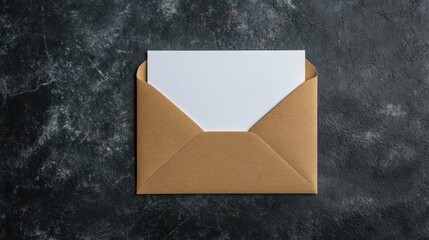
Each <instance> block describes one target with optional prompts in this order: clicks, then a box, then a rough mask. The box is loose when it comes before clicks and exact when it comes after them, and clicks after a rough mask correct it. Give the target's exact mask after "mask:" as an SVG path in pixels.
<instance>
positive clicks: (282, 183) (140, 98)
mask: <svg viewBox="0 0 429 240" xmlns="http://www.w3.org/2000/svg"><path fill="white" fill-rule="evenodd" d="M305 65H306V66H305V69H306V70H305V71H306V72H305V75H306V81H305V82H304V83H302V84H301V85H300V86H299V87H298V88H296V89H295V90H294V91H293V92H292V93H290V94H289V95H288V96H287V97H285V98H284V99H283V100H282V101H281V102H280V103H279V104H277V105H276V106H275V107H274V108H273V109H272V110H271V111H270V112H268V113H267V114H266V115H265V116H264V117H263V118H262V119H260V120H259V122H257V123H256V124H255V125H254V126H253V127H252V128H251V129H250V130H249V131H248V132H204V131H203V130H202V129H201V128H200V127H199V126H198V125H197V124H196V123H194V122H193V121H192V119H190V118H189V117H188V116H187V115H186V114H185V113H183V112H182V111H181V110H180V109H179V108H177V107H176V106H175V105H174V104H173V103H172V102H170V101H169V100H168V99H167V98H166V97H165V96H164V95H162V94H161V93H160V92H158V91H157V90H156V89H155V88H154V87H152V86H151V85H150V84H149V83H148V82H147V78H146V72H147V62H146V61H145V62H143V63H142V64H141V65H140V66H139V68H138V70H137V194H317V72H316V69H315V68H314V66H313V65H312V64H311V63H310V62H308V61H307V60H306V64H305ZM166 71H168V70H166Z"/></svg>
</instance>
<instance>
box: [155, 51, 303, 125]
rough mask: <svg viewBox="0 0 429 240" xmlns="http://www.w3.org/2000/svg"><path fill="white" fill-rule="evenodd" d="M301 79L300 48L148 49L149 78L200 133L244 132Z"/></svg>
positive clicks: (301, 57) (301, 80) (301, 52)
mask: <svg viewBox="0 0 429 240" xmlns="http://www.w3.org/2000/svg"><path fill="white" fill-rule="evenodd" d="M304 80H305V51H303V50H299V51H283V50H282V51H148V82H149V84H151V85H152V86H154V87H155V88H156V89H157V90H158V91H160V92H161V93H162V94H164V95H165V96H166V97H167V98H168V99H169V100H170V101H172V102H173V103H174V104H175V105H176V106H177V107H179V108H180V109H181V110H182V111H183V112H184V113H185V114H187V115H188V116H189V117H190V118H191V119H192V120H193V121H194V122H195V123H197V124H198V125H199V126H200V127H201V128H202V129H203V130H205V131H248V130H249V129H250V128H251V127H252V126H253V125H254V124H255V123H257V122H258V121H259V120H260V119H261V118H262V117H263V116H264V115H265V114H267V113H268V112H269V111H270V110H271V109H272V108H273V107H275V106H276V105H277V104H278V103H279V102H280V101H281V100H282V99H283V98H285V97H286V96H287V95H288V94H290V93H291V92H292V91H293V90H294V89H295V88H297V87H298V86H299V85H300V84H301V83H303V82H304Z"/></svg>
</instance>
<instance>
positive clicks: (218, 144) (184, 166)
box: [140, 132, 314, 194]
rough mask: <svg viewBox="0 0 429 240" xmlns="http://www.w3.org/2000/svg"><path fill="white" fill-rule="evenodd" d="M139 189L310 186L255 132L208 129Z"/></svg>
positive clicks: (295, 189) (291, 189) (301, 189)
mask: <svg viewBox="0 0 429 240" xmlns="http://www.w3.org/2000/svg"><path fill="white" fill-rule="evenodd" d="M140 193H143V194H172V193H173V194H194V193H238V194H240V193H242V194H244V193H310V194H311V193H314V189H313V188H312V187H311V185H310V184H308V182H307V181H306V180H305V179H304V178H303V177H301V176H300V174H298V173H297V172H296V171H295V170H294V169H293V168H292V167H291V166H290V165H289V164H288V163H287V162H285V161H284V160H283V159H282V158H281V157H280V156H279V155H278V154H277V153H275V152H274V151H273V150H272V149H271V148H270V147H269V146H268V145H266V144H265V143H264V142H263V141H261V139H260V138H259V137H258V136H257V135H255V134H252V133H249V132H235V133H234V132H221V133H219V132H207V133H201V134H199V135H198V136H197V137H195V138H194V139H193V140H192V141H191V142H190V143H189V144H187V145H186V146H185V147H184V148H183V149H182V150H181V151H180V152H179V153H177V154H176V155H175V156H174V157H173V158H172V159H171V160H169V161H168V162H167V163H166V164H165V165H164V166H162V168H160V169H159V170H158V171H157V172H156V173H155V174H153V175H152V176H151V177H150V178H149V179H148V180H147V181H146V182H145V183H144V184H143V185H142V187H141V192H140Z"/></svg>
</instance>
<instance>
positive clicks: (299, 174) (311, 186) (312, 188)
mask: <svg viewBox="0 0 429 240" xmlns="http://www.w3.org/2000/svg"><path fill="white" fill-rule="evenodd" d="M249 133H251V134H253V135H255V136H256V137H257V138H259V140H260V141H261V142H262V143H263V144H265V145H266V146H267V147H268V148H269V149H270V150H271V151H272V152H273V153H274V154H275V155H277V156H278V157H279V158H281V159H282V160H283V161H284V162H285V163H286V164H287V165H288V166H289V167H290V168H291V169H292V170H293V171H295V172H296V174H297V175H298V176H300V177H301V178H302V179H303V180H304V181H305V182H306V183H307V184H308V185H309V186H310V188H311V190H313V191H314V192H316V190H315V189H314V187H313V185H312V184H311V183H310V182H309V181H308V180H307V179H306V178H305V177H304V176H302V175H301V173H299V172H298V171H297V170H296V169H295V168H294V167H292V165H290V163H288V162H287V161H286V159H284V158H283V157H282V156H280V154H278V153H277V152H276V151H275V150H274V149H273V148H272V147H271V146H270V145H269V144H268V143H266V142H265V141H264V139H262V138H261V137H260V136H258V134H256V133H253V132H249Z"/></svg>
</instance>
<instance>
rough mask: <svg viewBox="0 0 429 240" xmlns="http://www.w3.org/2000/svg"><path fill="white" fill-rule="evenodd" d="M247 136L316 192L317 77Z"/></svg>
mask: <svg viewBox="0 0 429 240" xmlns="http://www.w3.org/2000/svg"><path fill="white" fill-rule="evenodd" d="M250 132H253V133H255V134H257V135H258V136H259V137H261V138H262V139H263V140H264V141H265V142H266V143H267V144H268V145H269V146H270V147H271V148H272V149H273V150H274V151H276V152H277V153H278V154H279V155H280V156H281V157H282V158H283V159H284V160H285V161H286V162H288V163H289V164H290V165H291V166H292V167H293V168H294V169H295V170H296V171H297V172H299V173H300V174H301V175H302V176H303V177H304V178H305V179H306V180H307V181H308V182H309V183H310V184H311V185H312V186H313V187H314V189H317V76H314V77H313V78H311V79H309V80H307V81H305V82H304V83H303V84H301V85H300V86H299V87H298V88H297V89H295V90H294V91H293V92H292V93H291V94H289V95H288V96H287V97H286V98H285V99H283V100H282V101H281V102H280V103H279V104H278V105H277V106H276V107H275V108H273V109H272V110H271V111H270V112H269V113H268V114H267V115H265V116H264V117H263V118H262V119H261V120H260V121H259V122H258V123H257V124H256V125H255V126H253V127H252V128H251V130H250Z"/></svg>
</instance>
